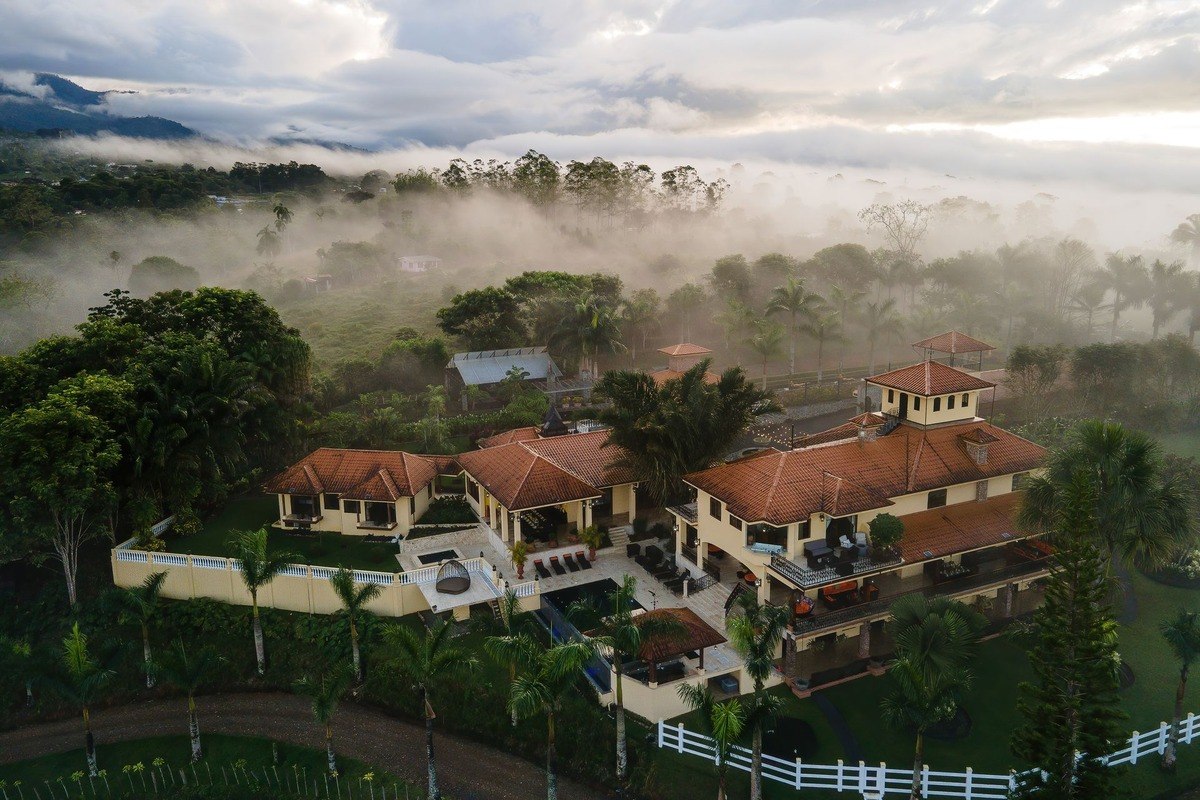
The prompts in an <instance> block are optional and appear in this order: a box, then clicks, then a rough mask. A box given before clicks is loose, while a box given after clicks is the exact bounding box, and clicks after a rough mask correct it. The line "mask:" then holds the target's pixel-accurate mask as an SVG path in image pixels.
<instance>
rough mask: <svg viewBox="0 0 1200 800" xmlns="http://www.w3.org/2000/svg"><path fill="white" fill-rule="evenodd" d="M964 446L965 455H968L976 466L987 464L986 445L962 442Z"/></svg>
mask: <svg viewBox="0 0 1200 800" xmlns="http://www.w3.org/2000/svg"><path fill="white" fill-rule="evenodd" d="M964 444H966V446H967V455H969V456H970V457H971V459H972V460H973V461H974V462H975V463H976V464H981V465H982V464H986V463H987V458H988V446H987V445H986V444H980V443H979V442H972V441H967V442H964Z"/></svg>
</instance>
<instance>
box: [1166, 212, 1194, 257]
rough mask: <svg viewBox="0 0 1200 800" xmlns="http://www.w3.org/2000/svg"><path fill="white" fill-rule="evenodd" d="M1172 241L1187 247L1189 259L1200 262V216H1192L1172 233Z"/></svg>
mask: <svg viewBox="0 0 1200 800" xmlns="http://www.w3.org/2000/svg"><path fill="white" fill-rule="evenodd" d="M1171 241H1172V242H1175V243H1177V244H1182V245H1186V246H1187V248H1188V255H1189V257H1190V258H1191V259H1192V260H1193V261H1196V262H1200V214H1190V215H1189V216H1188V218H1187V219H1186V220H1184V221H1183V222H1181V223H1179V225H1177V226H1176V227H1175V230H1173V231H1171Z"/></svg>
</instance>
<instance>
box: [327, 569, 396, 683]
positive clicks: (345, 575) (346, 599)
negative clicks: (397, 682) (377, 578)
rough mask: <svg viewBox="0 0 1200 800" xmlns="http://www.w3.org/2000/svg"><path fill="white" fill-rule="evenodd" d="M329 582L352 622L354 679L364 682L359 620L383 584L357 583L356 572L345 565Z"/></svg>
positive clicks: (380, 592)
mask: <svg viewBox="0 0 1200 800" xmlns="http://www.w3.org/2000/svg"><path fill="white" fill-rule="evenodd" d="M329 584H330V585H331V586H332V587H333V593H334V594H336V595H337V596H338V600H341V601H342V608H344V609H345V610H346V620H347V621H348V622H349V623H350V654H351V657H352V659H353V661H354V680H355V681H357V682H358V683H362V679H363V672H362V657H361V656H360V654H359V647H358V622H359V620H360V619H361V618H362V615H363V614H364V613H365V611H366V606H367V603H369V602H371V601H372V600H374V599H375V598H376V597H379V595H380V594H382V593H383V586H382V585H380V584H378V583H364V584H361V585H360V584H357V583H355V581H354V572H352V571H351V570H348V569H346V568H345V567H343V568H341V569H339V570H338V571H337V572H335V573H333V574H332V575H330V576H329Z"/></svg>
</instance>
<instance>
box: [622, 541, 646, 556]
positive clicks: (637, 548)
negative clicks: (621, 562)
mask: <svg viewBox="0 0 1200 800" xmlns="http://www.w3.org/2000/svg"><path fill="white" fill-rule="evenodd" d="M641 554H642V546H641V545H640V544H638V543H637V542H630V543H629V544H627V545H625V556H626V557H627V558H634V559H636V558H637V557H638V556H640V555H641Z"/></svg>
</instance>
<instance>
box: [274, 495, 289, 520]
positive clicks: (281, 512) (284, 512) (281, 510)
mask: <svg viewBox="0 0 1200 800" xmlns="http://www.w3.org/2000/svg"><path fill="white" fill-rule="evenodd" d="M276 496H277V497H278V498H279V519H280V520H281V521H282V520H283V518H284V517H286V516H287V510H286V509H285V508H284V507H283V495H276Z"/></svg>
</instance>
